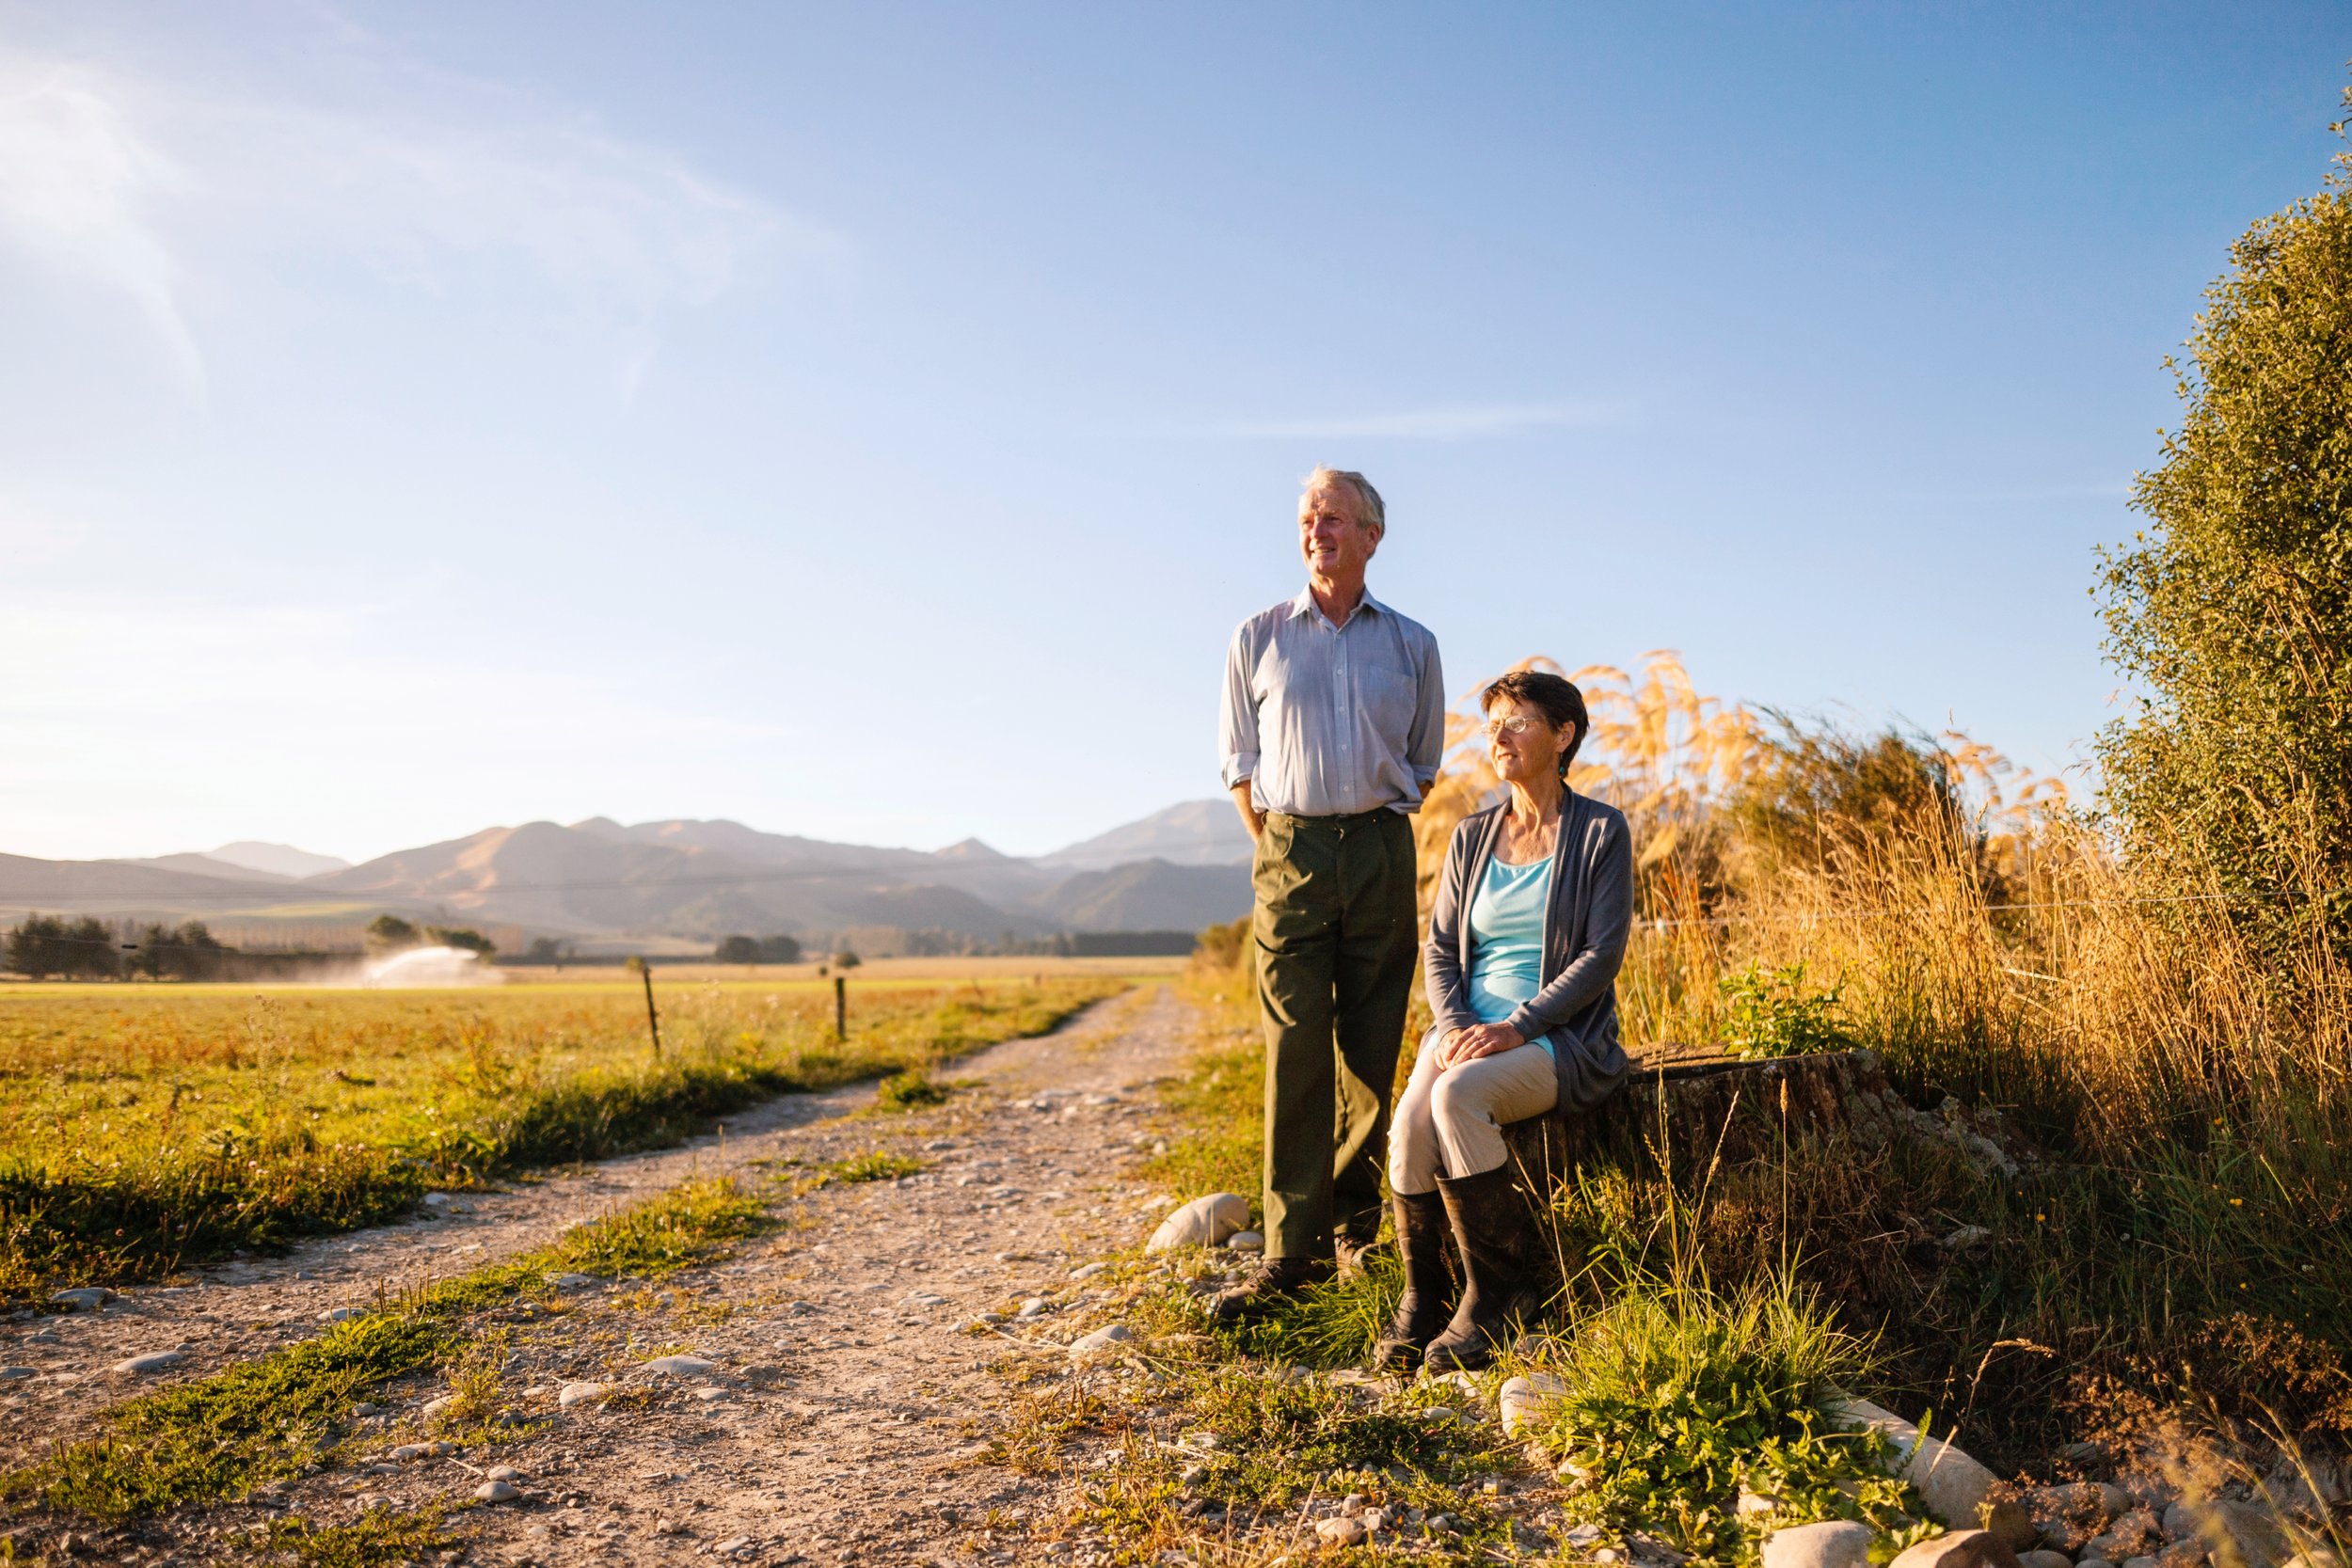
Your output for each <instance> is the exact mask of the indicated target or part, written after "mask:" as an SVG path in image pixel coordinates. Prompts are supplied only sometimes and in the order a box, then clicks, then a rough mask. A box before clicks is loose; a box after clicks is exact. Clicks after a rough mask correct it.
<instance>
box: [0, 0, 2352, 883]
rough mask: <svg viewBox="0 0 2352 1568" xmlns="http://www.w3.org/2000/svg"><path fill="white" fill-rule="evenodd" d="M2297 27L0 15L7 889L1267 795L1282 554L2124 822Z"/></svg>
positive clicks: (1385, 15) (955, 829)
mask: <svg viewBox="0 0 2352 1568" xmlns="http://www.w3.org/2000/svg"><path fill="white" fill-rule="evenodd" d="M2347 56H2352V18H2348V17H2347V16H2346V15H2345V14H2344V12H2343V11H2342V10H2341V9H2339V8H2331V7H2323V6H2317V5H2312V6H2292V5H2279V6H2260V7H2246V6H2219V5H2216V6H2209V7H2195V8H2192V7H2168V6H2161V5H2137V4H2135V5H2120V4H2119V5H2115V6H2110V7H2102V8H2092V7H2050V6H2013V7H2010V6H1992V5H1940V6H1939V5H1915V6H1867V5H1841V6H1820V7H1802V6H1781V7H1754V8H1717V7H1674V6H1660V5H1641V6H1622V7H1566V6H1526V7H1513V6H1486V7H1479V8H1466V7H1445V8H1439V7H1418V8H1402V7H1366V6H1336V5H1335V6H1328V7H1314V6H1285V7H1239V6H1233V7H1212V6H1187V7H1183V8H1177V7H1166V8H1140V7H1101V6H1076V5H1073V6H1068V7H1041V6H1018V5H1001V4H992V5H988V6H970V7H960V8H928V7H908V6H897V5H884V4H877V5H862V6H854V7H842V6H825V7H817V6H809V7H787V6H781V5H777V6H717V5H705V6H666V7H655V6H650V5H630V6H622V5H585V4H578V3H572V4H564V5H554V4H548V5H527V4H481V3H469V4H463V5H458V4H448V5H434V4H420V3H417V0H404V3H402V4H398V5H390V4H385V5H368V4H339V5H326V4H315V3H314V4H271V3H248V0H228V3H226V4H223V5H220V6H212V7H205V8H184V7H173V6H167V5H160V4H158V5H151V6H124V5H106V4H95V5H90V4H73V5H65V4H57V5H47V6H40V5H24V4H15V5H9V6H7V7H5V8H0V341H5V342H6V343H7V344H8V352H7V353H5V354H0V671H5V672H6V673H5V675H4V676H0V850H6V851H9V852H15V853H21V854H39V855H52V856H97V855H110V854H150V853H161V852H165V851H169V850H174V849H182V848H188V847H203V846H206V845H210V844H213V843H217V842H220V841H223V840H226V839H230V838H242V837H261V838H270V839H282V840H287V841H291V842H294V843H297V844H301V845H303V846H306V847H312V848H316V849H321V850H325V851H328V852H332V853H337V854H342V855H345V856H349V857H352V858H355V859H356V858H361V857H364V856H367V855H371V854H374V853H378V852H381V851H384V850H387V849H390V848H393V847H400V846H403V845H407V844H413V843H418V842H421V841H425V840H430V839H437V838H444V837H451V836H454V835H457V834H459V833H463V832H469V831H471V830H473V829H475V828H478V827H481V826H484V825H485V824H488V823H491V822H515V821H521V820H525V819H529V818H532V817H541V816H547V817H554V818H557V819H564V820H568V819H571V818H574V817H578V816H589V815H593V814H597V813H602V814H606V815H611V816H618V817H622V818H624V819H637V818H643V817H649V816H735V817H739V818H740V819H743V820H745V821H749V822H751V823H753V824H755V825H756V826H760V827H763V828H769V829H772V830H777V831H784V832H805V833H811V834H816V835H818V836H824V837H836V838H851V839H859V840H865V841H872V842H891V843H907V844H914V845H917V846H935V845H940V844H944V843H946V842H949V841H951V840H954V839H957V838H961V837H962V836H964V835H965V834H967V833H977V834H979V835H980V836H982V837H985V838H987V839H988V840H989V841H990V842H992V843H993V844H995V845H997V846H998V847H1002V848H1006V849H1009V850H1014V851H1036V850H1041V849H1044V848H1048V847H1053V846H1056V845H1057V844H1060V843H1064V842H1067V841H1069V840H1072V839H1074V838H1077V837H1080V836H1083V835H1086V834H1089V833H1091V832H1098V831H1100V830H1102V829H1104V828H1106V827H1109V826H1111V825H1113V824H1115V823H1118V822H1120V821H1123V820H1126V819H1129V818H1131V817H1134V816H1139V815H1141V814H1143V813H1145V812H1147V811H1150V810H1152V809H1155V808H1157V807H1159V806H1161V805H1164V804H1167V803H1168V802H1170V801H1172V800H1180V799H1184V798H1188V797H1196V796H1200V795H1203V794H1210V793H1214V792H1215V789H1216V756H1215V740H1214V734H1215V708H1216V685H1217V681H1216V675H1217V671H1218V667H1219V661H1220V659H1221V657H1222V649H1223V646H1224V642H1225V640H1226V637H1227V636H1228V634H1229V633H1230V631H1231V629H1232V626H1233V625H1234V623H1235V622H1237V621H1238V620H1240V619H1241V618H1242V617H1243V616H1244V615H1246V614H1248V613H1249V612H1250V611H1252V610H1256V609H1259V608H1261V607H1263V606H1264V605H1266V604H1268V603H1271V602H1273V601H1274V600H1276V599H1278V598H1281V597H1284V596H1287V595H1288V594H1291V593H1293V592H1295V589H1296V586H1297V582H1298V578H1299V567H1298V564H1297V559H1296V554H1295V539H1294V532H1293V523H1292V516H1293V506H1294V500H1295V486H1296V482H1297V480H1298V479H1299V477H1300V476H1301V475H1302V474H1303V473H1305V471H1306V470H1307V469H1308V468H1309V467H1311V466H1312V465H1313V464H1315V463H1317V462H1329V463H1333V464H1337V465H1341V466H1343V467H1360V468H1362V469H1364V470H1366V471H1367V472H1369V473H1370V474H1371V475H1372V477H1373V478H1374V480H1375V483H1378V484H1379V485H1380V486H1381V488H1382V490H1383V492H1384V493H1385V494H1386V496H1387V497H1388V499H1389V502H1390V509H1391V533H1390V537H1389V540H1388V542H1387V544H1386V545H1385V546H1384V547H1383V549H1382V551H1381V554H1380V556H1379V559H1378V560H1377V561H1376V562H1375V566H1374V590H1375V593H1378V594H1381V595H1382V596H1383V597H1384V598H1385V599H1387V600H1388V601H1389V602H1391V604H1394V605H1395V606H1397V607H1398V608H1399V609H1402V610H1406V612H1408V613H1410V614H1413V615H1415V616H1416V617H1418V618H1419V619H1421V620H1422V621H1424V622H1425V623H1427V624H1428V625H1429V626H1431V627H1432V628H1433V629H1434V630H1435V631H1436V632H1437V633H1438V638H1439V640H1440V642H1441V643H1442V645H1443V648H1444V651H1445V657H1446V665H1447V671H1448V675H1449V683H1450V684H1451V685H1452V686H1453V687H1454V689H1457V690H1464V689H1469V688H1470V686H1471V685H1472V684H1473V683H1474V682H1475V681H1476V680H1477V679H1478V677H1480V676H1482V675H1485V674H1488V673H1492V672H1494V671H1495V670H1497V669H1499V668H1501V667H1502V666H1503V665H1505V664H1507V663H1509V662H1510V661H1512V660H1514V659H1516V658H1518V657H1522V656H1525V655H1528V654H1535V653H1541V654H1547V655H1549V656H1551V657H1556V658H1559V659H1560V660H1562V661H1563V662H1565V663H1566V664H1568V665H1570V666H1576V665H1581V664H1584V663H1588V662H1605V663H1613V664H1627V663H1630V662H1632V661H1634V660H1636V659H1638V658H1639V657H1640V656H1641V655H1642V654H1643V653H1644V652H1645V650H1648V649H1652V648H1661V647H1670V648H1676V649H1679V650H1680V651H1681V653H1682V654H1683V657H1684V658H1685V660H1686V662H1687V663H1688V665H1689V667H1690V669H1691V671H1692V674H1693V676H1694V677H1695V679H1696V680H1697V682H1698V684H1699V685H1700V687H1701V688H1702V689H1707V690H1709V691H1713V692H1718V693H1721V694H1723V695H1724V696H1726V697H1730V698H1735V699H1740V700H1744V701H1748V702H1753V703H1759V704H1769V705H1775V706H1780V707H1786V708H1792V709H1797V710H1800V711H1819V712H1827V713H1841V714H1845V715H1848V716H1849V717H1851V718H1852V719H1854V720H1855V721H1867V722H1876V721H1885V720H1887V719H1889V718H1893V717H1896V716H1900V717H1902V718H1905V719H1908V720H1909V721H1914V722H1916V723H1919V724H1922V725H1925V726H1927V727H1930V728H1940V727H1942V726H1943V725H1944V724H1946V723H1947V722H1951V723H1956V724H1958V725H1959V726H1960V727H1962V728H1964V729H1966V730H1967V731H1969V732H1970V733H1971V734H1973V735H1975V736H1977V737H1978V738H1979V739H1982V740H1985V741H1989V742H1991V743H1993V744H1994V745H1995V746H1998V747H2000V748H2002V749H2003V750H2005V751H2007V752H2010V753H2011V754H2012V755H2013V756H2015V757H2016V758H2018V759H2019V760H2020V761H2021V762H2024V763H2026V764H2028V765H2030V766H2034V767H2037V768H2043V769H2055V768H2061V767H2065V766H2067V765H2069V764H2070V763H2071V762H2074V761H2076V760H2078V759H2079V758H2080V757H2081V756H2082V755H2083V754H2084V753H2085V751H2086V747H2085V742H2086V741H2087V739H2088V737H2089V736H2090V735H2091V734H2092V732H2093V731H2095V729H2096V728H2097V727H2098V726H2099V725H2100V724H2101V723H2102V722H2103V721H2105V720H2106V717H2107V716H2108V715H2109V713H2110V712H2111V711H2112V709H2111V707H2110V698H2111V694H2112V692H2113V689H2114V687H2115V680H2114V677H2113V675H2112V673H2110V672H2109V671H2108V670H2107V669H2106V667H2104V666H2103V665H2102V664H2101V662H2100V659H2099V655H2098V626H2097V623H2096V621H2095V618H2094V615H2093V612H2092V607H2091V604H2090V600H2089V599H2088V597H2087V594H2086V590H2087V589H2088V588H2089V586H2090V582H2091V580H2092V575H2093V561H2092V553H2091V552H2092V547H2093V546H2094V545H2095V544H2097V543H2099V542H2101V541H2106V540H2114V539H2117V538H2121V537H2124V536H2127V535H2128V533H2129V531H2130V530H2131V527H2132V519H2131V517H2130V515H2129V514H2128V513H2127V512H2126V510H2125V508H2124V504H2123V502H2124V491H2125V486H2126V485H2127V483H2128V482H2129V479H2130V476H2131V474H2132V473H2133V471H2134V470H2135V469H2137V468H2138V467H2145V466H2147V465H2148V464H2149V463H2150V462H2152V461H2153V457H2154V454H2155V451H2156V441H2157V436H2156V431H2157V430H2158V428H2159V427H2160V426H2162V425H2164V424H2166V423H2168V422H2169V420H2171V419H2172V417H2173V413H2172V411H2173V406H2174V404H2173V400H2172V395H2171V386H2170V381H2169V376H2168V374H2167V372H2165V370H2164V368H2163V364H2162V361H2163V358H2164V356H2165V355H2166V354H2167V353H2168V351H2169V350H2170V349H2171V348H2172V347H2173V346H2174V345H2176V344H2177V343H2178V342H2179V341H2181V340H2182V339H2183V338H2184V337H2185V336H2186V334H2187V332H2188V330H2189V327H2190V325H2191V318H2192V316H2193V313H2194V311H2195V309H2196V307H2197V303H2198V298H2199V293H2200V291H2201V288H2202V287H2203V286H2204V284H2205V283H2206V282H2207V281H2208V280H2209V279H2210V278H2211V277H2214V276H2215V275H2216V274H2217V273H2218V272H2219V271H2220V270H2221V269H2222V267H2223V265H2224V264H2225V261H2226V248H2227V246H2228V244H2229V242H2230V241H2231V239H2232V238H2233V237H2234V235H2236V234H2237V233H2238V232H2239V231H2240V230H2242V229H2243V228H2244V227H2245V226H2246V224H2247V223H2248V222H2249V221H2250V220H2251V219H2253V218H2255V217H2257V216H2259V215H2261V214H2265V213H2267V212H2270V211H2273V210H2275V209H2277V208H2278V207H2280V206H2281V205H2283V204H2284V203H2286V202H2287V201H2289V200H2291V199H2293V198H2296V197H2297V196H2299V195H2303V194H2306V193H2308V192H2310V191H2312V189H2314V188H2316V187H2317V186H2318V184H2319V182H2320V181H2321V179H2322V177H2323V175H2324V174H2325V173H2326V171H2327V168H2328V158H2329V157H2330V156H2331V154H2332V153H2333V152H2334V150H2336V146H2337V144H2336V143H2335V141H2334V139H2333V138H2332V137H2330V136H2329V135H2328V131H2327V124H2328V120H2329V119H2332V118H2333V117H2334V114H2335V109H2336V99H2337V94H2338V91H2339V89H2340V87H2341V86H2342V85H2343V83H2344V79H2345V78H2344V61H2345V59H2346V57H2347Z"/></svg>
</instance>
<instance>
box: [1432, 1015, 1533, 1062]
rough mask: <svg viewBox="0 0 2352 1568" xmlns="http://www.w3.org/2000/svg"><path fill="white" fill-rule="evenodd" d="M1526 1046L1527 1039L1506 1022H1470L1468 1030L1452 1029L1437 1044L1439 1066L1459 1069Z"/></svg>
mask: <svg viewBox="0 0 2352 1568" xmlns="http://www.w3.org/2000/svg"><path fill="white" fill-rule="evenodd" d="M1526 1043H1527V1037H1526V1036H1525V1035H1522V1034H1520V1033H1519V1032H1518V1030H1517V1029H1514V1028H1512V1027H1511V1026H1510V1025H1509V1024H1507V1023H1473V1024H1471V1025H1470V1027H1469V1028H1467V1029H1456V1030H1454V1032H1453V1033H1452V1034H1450V1035H1448V1036H1446V1037H1445V1038H1444V1039H1442V1040H1440V1041H1438V1066H1439V1067H1440V1068H1451V1067H1460V1066H1461V1065H1462V1064H1463V1063H1464V1062H1474V1061H1476V1060H1477V1059H1478V1058H1479V1057H1481V1056H1499V1055H1501V1054H1502V1053H1504V1052H1505V1051H1517V1050H1518V1048H1519V1047H1520V1046H1522V1045H1525V1044H1526Z"/></svg>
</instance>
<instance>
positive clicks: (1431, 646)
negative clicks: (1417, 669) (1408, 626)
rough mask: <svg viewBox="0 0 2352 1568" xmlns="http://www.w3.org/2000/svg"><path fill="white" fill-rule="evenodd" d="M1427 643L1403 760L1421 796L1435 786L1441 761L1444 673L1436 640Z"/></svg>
mask: <svg viewBox="0 0 2352 1568" xmlns="http://www.w3.org/2000/svg"><path fill="white" fill-rule="evenodd" d="M1423 636H1424V640H1425V641H1426V642H1427V643H1428V649H1427V652H1426V654H1425V655H1424V656H1423V657H1422V661H1421V680H1420V689H1419V692H1418V694H1417V701H1416V703H1415V705H1414V709H1413V727H1412V729H1411V730H1410V731H1409V732H1408V733H1407V734H1406V740H1405V760H1406V764H1407V766H1409V767H1410V768H1412V770H1413V780H1414V782H1415V783H1416V784H1420V785H1421V792H1422V794H1423V795H1426V794H1428V793H1429V786H1430V785H1431V784H1435V783H1436V782H1437V779H1438V764H1439V763H1441V762H1443V761H1444V760H1445V670H1444V668H1443V666H1442V665H1440V664H1439V662H1438V640H1437V639H1436V638H1434V637H1428V636H1427V635H1426V634H1425V633H1424V634H1423Z"/></svg>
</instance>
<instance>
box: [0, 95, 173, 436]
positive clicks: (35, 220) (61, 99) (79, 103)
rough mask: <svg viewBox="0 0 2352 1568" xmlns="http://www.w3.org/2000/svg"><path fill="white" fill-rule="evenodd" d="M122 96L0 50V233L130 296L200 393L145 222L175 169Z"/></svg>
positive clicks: (164, 263)
mask: <svg viewBox="0 0 2352 1568" xmlns="http://www.w3.org/2000/svg"><path fill="white" fill-rule="evenodd" d="M124 97H125V94H124V92H123V91H122V88H121V86H120V84H119V83H117V82H114V81H111V80H109V79H108V78H107V77H106V76H104V75H103V74H102V73H100V72H98V71H92V70H88V69H86V68H83V67H80V66H77V65H74V64H72V63H69V62H67V61H62V60H54V59H40V58H35V57H31V56H27V55H15V54H9V53H5V52H0V235H5V236H6V237H8V238H9V239H12V240H14V241H15V242H16V243H17V244H19V245H22V246H23V247H24V249H26V250H27V251H28V252H30V253H31V254H33V255H34V256H35V257H36V258H38V259H39V260H40V261H45V262H48V263H50V264H51V265H54V266H57V267H60V268H62V269H64V270H67V271H70V272H74V273H78V274H80V275H82V276H84V277H88V278H89V279H91V280H93V281H95V282H97V283H99V284H101V285H102V286H104V287H108V288H112V289H118V290H119V291H121V292H122V293H125V294H127V295H128V296H130V299H131V302H132V303H133V305H135V307H136V308H137V309H138V311H139V313H140V314H141V315H142V316H144V317H146V318H147V321H148V323H149V325H151V326H152V327H153V328H154V330H155V333H156V335H157V336H158V337H159V338H160V339H161V340H162V341H163V345H164V348H165V351H166V352H167V354H168V355H169V356H170V358H171V362H172V366H173V368H174V370H176V371H177V372H179V373H180V375H181V376H182V377H183V379H185V380H186V382H187V383H188V385H189V387H190V388H191V389H192V390H193V391H195V392H197V393H198V394H199V396H200V395H201V394H202V391H203V388H204V365H203V356H201V355H200V354H199V353H198V351H197V346H196V339H195V337H194V336H193V335H192V334H191V333H190V332H189V330H188V324H187V321H186V319H185V318H184V317H183V315H182V314H181V310H180V304H179V299H178V284H179V276H178V275H179V268H178V266H177V264H176V263H175V262H174V261H173V259H172V256H171V253H170V251H169V249H168V248H167V246H166V245H165V243H164V241H163V238H162V237H161V235H160V234H158V233H157V231H156V230H155V227H154V225H153V223H152V222H151V218H150V215H149V214H150V211H151V208H152V207H153V206H154V205H155V204H156V202H157V201H158V200H159V199H160V198H164V197H166V196H167V194H168V193H169V192H170V191H172V190H173V189H174V188H175V187H176V186H177V185H178V184H179V183H180V180H179V175H178V171H177V170H176V169H175V168H174V166H172V164H171V163H170V161H169V160H167V159H166V158H165V157H164V156H163V155H162V154H160V153H159V152H157V151H156V150H155V149H154V147H153V145H152V144H151V141H150V140H149V139H148V137H147V136H146V135H143V134H142V132H141V131H140V129H139V127H138V126H137V125H135V123H134V122H133V121H132V119H131V118H130V117H129V116H128V115H127V114H126V113H125V112H124V110H123V107H122V101H123V99H124Z"/></svg>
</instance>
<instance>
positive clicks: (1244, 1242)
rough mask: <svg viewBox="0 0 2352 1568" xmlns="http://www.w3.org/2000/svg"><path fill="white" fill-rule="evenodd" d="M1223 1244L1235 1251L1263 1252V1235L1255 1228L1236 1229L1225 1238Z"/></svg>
mask: <svg viewBox="0 0 2352 1568" xmlns="http://www.w3.org/2000/svg"><path fill="white" fill-rule="evenodd" d="M1225 1244H1226V1245H1227V1246H1229V1247H1232V1249H1233V1250H1234V1251H1235V1252H1263V1251H1264V1250H1265V1236H1264V1235H1263V1233H1262V1232H1260V1231H1256V1230H1236V1231H1234V1232H1233V1233H1232V1235H1231V1236H1228V1237H1226V1238H1225Z"/></svg>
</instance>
